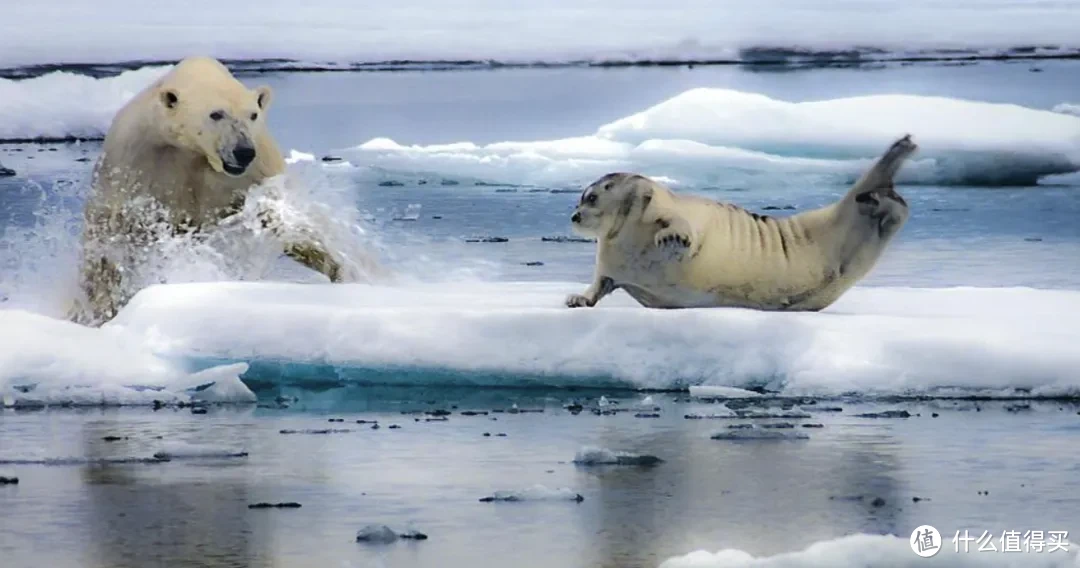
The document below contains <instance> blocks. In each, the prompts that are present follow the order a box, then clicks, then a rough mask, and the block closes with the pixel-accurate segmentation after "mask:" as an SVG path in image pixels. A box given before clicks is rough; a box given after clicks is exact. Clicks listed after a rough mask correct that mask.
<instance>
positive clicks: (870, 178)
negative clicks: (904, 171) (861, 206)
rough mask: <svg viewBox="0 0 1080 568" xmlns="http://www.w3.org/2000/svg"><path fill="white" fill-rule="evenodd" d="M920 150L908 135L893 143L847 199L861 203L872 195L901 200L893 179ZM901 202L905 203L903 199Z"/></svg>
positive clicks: (856, 184)
mask: <svg viewBox="0 0 1080 568" xmlns="http://www.w3.org/2000/svg"><path fill="white" fill-rule="evenodd" d="M918 148H919V147H918V145H916V144H915V143H914V142H912V140H911V135H910V134H906V135H904V137H903V138H901V139H899V140H897V141H896V142H893V144H892V146H890V147H889V149H888V150H886V151H885V153H884V154H883V155H882V156H881V157H880V158H878V160H877V162H875V163H874V165H873V166H871V167H870V169H869V170H868V171H867V172H866V173H865V174H863V175H862V177H860V178H859V180H858V181H857V182H855V185H854V186H852V188H851V190H850V191H848V194H847V198H849V199H854V200H855V201H856V202H859V203H864V202H866V201H868V199H869V197H870V194H882V195H888V196H889V197H892V196H893V195H895V196H896V198H899V197H900V196H899V195H897V194H896V192H895V191H894V190H893V178H894V177H896V172H897V171H899V170H900V166H902V165H903V164H904V161H906V160H907V159H908V157H910V156H911V155H912V154H913V153H915V150H917V149H918ZM889 194H893V195H889ZM899 201H900V202H901V203H903V199H902V198H900V199H899ZM905 204H906V203H905Z"/></svg>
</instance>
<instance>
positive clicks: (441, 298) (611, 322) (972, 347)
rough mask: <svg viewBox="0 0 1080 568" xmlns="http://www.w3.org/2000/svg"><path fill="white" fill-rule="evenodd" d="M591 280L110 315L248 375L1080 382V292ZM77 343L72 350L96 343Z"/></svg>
mask: <svg viewBox="0 0 1080 568" xmlns="http://www.w3.org/2000/svg"><path fill="white" fill-rule="evenodd" d="M583 287H584V284H583V283H558V282H536V283H495V282H488V283H480V282H477V283H468V284H453V285H450V284H438V285H436V284H422V285H407V286H406V285H403V286H400V287H383V286H372V285H363V284H337V285H330V284H291V283H270V282H247V283H191V284H169V285H157V286H152V287H150V288H146V289H144V290H143V291H141V292H140V293H139V294H138V295H136V297H135V298H134V299H133V300H132V302H131V303H130V304H129V305H128V306H127V307H126V308H125V309H124V310H123V311H122V312H121V313H120V315H119V316H117V319H116V320H114V321H113V322H112V323H110V324H109V325H108V326H107V328H109V329H108V331H109V332H110V333H119V331H120V330H125V331H128V332H130V333H131V334H133V335H138V336H142V337H147V338H149V339H148V341H149V342H148V347H149V348H150V349H152V350H153V351H154V352H155V353H157V354H158V355H159V356H167V357H173V358H178V359H184V360H188V361H192V362H193V363H192V364H195V363H194V362H203V363H204V364H205V363H214V364H216V363H221V362H236V361H240V362H245V363H248V364H250V365H251V369H250V370H249V371H248V373H247V374H246V375H245V378H255V377H258V378H260V379H262V380H288V381H299V382H300V383H301V384H302V382H303V380H304V379H305V378H306V377H311V376H319V377H320V378H321V380H325V379H326V378H328V377H335V378H337V379H340V380H342V381H353V382H358V383H367V384H372V383H377V384H445V385H450V384H454V385H475V386H499V385H501V386H508V385H518V386H521V385H546V386H571V385H572V386H628V387H638V388H672V387H686V386H688V385H716V386H732V387H739V388H747V387H754V386H766V387H768V388H775V389H782V390H783V391H784V392H786V393H790V394H793V395H809V394H840V393H845V392H849V391H854V392H860V393H866V394H913V393H919V394H927V393H933V394H937V395H950V394H956V393H960V394H963V393H971V392H972V391H978V392H981V393H985V394H993V393H1002V394H1017V391H1016V389H1021V391H1020V393H1019V394H1021V395H1026V394H1031V395H1035V396H1049V395H1055V396H1060V395H1066V394H1080V351H1078V350H1077V349H1076V345H1075V343H1076V338H1077V337H1080V291H1056V290H1036V289H1027V288H1000V289H999V288H987V289H980V288H948V289H914V288H858V287H857V288H855V289H853V290H852V291H851V292H849V293H848V294H847V295H846V296H844V297H843V298H841V300H840V301H839V302H837V303H836V304H835V305H833V306H832V307H830V308H829V309H828V310H826V311H824V312H821V313H769V312H758V311H751V310H739V309H715V310H708V309H695V310H648V309H645V308H641V307H639V306H637V304H636V303H634V302H633V300H631V299H630V298H629V297H628V296H626V295H625V294H623V293H621V292H618V293H616V294H614V295H612V296H611V297H609V298H607V299H605V300H604V302H603V303H601V304H600V305H599V306H598V307H597V308H593V309H576V310H571V309H567V308H565V307H562V300H563V298H564V297H565V295H566V294H567V293H570V292H578V291H580V290H581V289H582V288H583ZM21 335H24V336H25V335H26V334H25V333H23V334H21ZM25 341H26V342H28V343H30V344H31V345H33V344H35V342H40V343H42V344H43V345H44V346H48V347H50V348H54V349H55V347H56V345H57V342H55V341H53V340H52V338H51V337H48V336H44V335H39V336H37V337H28V338H26V339H25ZM72 345H73V346H72V347H70V348H69V347H64V348H63V349H64V350H66V349H72V350H76V353H78V352H82V351H83V350H84V348H83V346H82V345H78V346H77V347H76V346H75V345H76V344H72ZM146 357H149V355H147V356H146ZM109 360H111V359H109ZM150 360H151V361H156V359H150ZM91 363H95V364H96V363H97V362H96V361H93V360H92V361H91ZM98 368H101V369H103V370H108V366H107V365H98Z"/></svg>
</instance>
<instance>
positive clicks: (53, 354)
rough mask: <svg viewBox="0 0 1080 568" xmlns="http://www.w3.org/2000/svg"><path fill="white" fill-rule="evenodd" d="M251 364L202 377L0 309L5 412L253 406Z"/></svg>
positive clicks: (124, 337)
mask: <svg viewBox="0 0 1080 568" xmlns="http://www.w3.org/2000/svg"><path fill="white" fill-rule="evenodd" d="M247 368H248V366H247V364H245V363H235V364H230V365H222V366H217V367H212V368H208V369H205V370H203V371H200V372H198V373H190V372H188V371H186V370H185V369H184V368H183V366H182V365H180V364H178V363H176V362H175V361H169V360H167V359H165V358H162V357H159V356H157V355H154V354H153V353H152V352H151V351H150V350H149V349H147V348H146V346H145V344H144V339H143V338H141V337H138V336H133V335H130V334H128V333H125V332H123V331H122V330H117V329H92V328H87V327H83V326H80V325H77V324H74V323H71V322H67V321H62V320H58V319H53V318H49V317H46V316H43V315H38V314H34V313H30V312H25V311H21V310H0V399H2V402H3V404H2V405H3V406H47V405H77V406H114V405H148V404H153V403H154V401H161V402H162V403H180V402H184V403H187V402H193V401H204V402H253V401H254V400H255V395H254V393H252V392H251V390H250V389H248V388H247V387H246V386H245V385H244V384H243V383H242V382H241V381H240V379H239V376H240V375H241V374H243V373H244V372H245V371H246V370H247Z"/></svg>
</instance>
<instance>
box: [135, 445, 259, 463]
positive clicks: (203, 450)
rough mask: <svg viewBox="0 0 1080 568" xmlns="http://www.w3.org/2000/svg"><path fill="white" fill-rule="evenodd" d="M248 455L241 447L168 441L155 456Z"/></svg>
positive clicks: (206, 457)
mask: <svg viewBox="0 0 1080 568" xmlns="http://www.w3.org/2000/svg"><path fill="white" fill-rule="evenodd" d="M247 455H248V453H247V452H246V451H244V450H242V449H239V448H231V447H225V446H215V445H210V444H191V443H187V442H179V441H175V442H169V443H166V444H164V445H163V447H162V448H161V449H160V450H158V451H156V452H154V458H156V459H163V460H183V459H215V458H245V457H247Z"/></svg>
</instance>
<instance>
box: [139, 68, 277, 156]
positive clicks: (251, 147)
mask: <svg viewBox="0 0 1080 568" xmlns="http://www.w3.org/2000/svg"><path fill="white" fill-rule="evenodd" d="M154 94H155V97H154V102H155V104H156V105H157V108H158V113H157V119H158V120H157V123H158V125H159V126H160V128H161V131H162V132H161V134H162V136H163V138H164V140H165V143H166V144H169V145H172V146H175V147H179V148H183V149H186V150H189V151H191V152H195V153H197V154H201V155H203V156H205V158H206V161H207V162H208V163H209V164H210V167H211V168H213V169H214V171H216V172H218V173H223V174H225V175H228V176H232V177H239V176H243V175H244V174H245V173H246V172H247V171H248V170H249V167H250V166H251V164H252V163H253V162H255V160H256V159H257V158H258V154H257V152H258V148H259V139H260V137H262V136H264V135H265V129H266V111H267V110H268V109H269V107H270V101H271V97H272V94H273V93H272V91H271V89H270V87H267V86H260V87H257V88H255V89H248V88H247V87H245V86H244V85H243V84H242V83H240V82H239V81H237V80H236V79H235V78H234V77H233V76H232V74H230V73H229V71H228V70H227V69H226V68H225V66H224V65H221V64H220V63H219V62H217V61H216V60H213V59H208V58H195V59H188V60H185V61H184V62H182V63H181V64H180V65H178V66H177V68H175V69H174V70H173V72H172V73H170V74H169V76H167V77H166V78H165V80H163V81H162V82H161V83H160V84H159V85H158V86H157V89H155V93H154Z"/></svg>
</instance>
